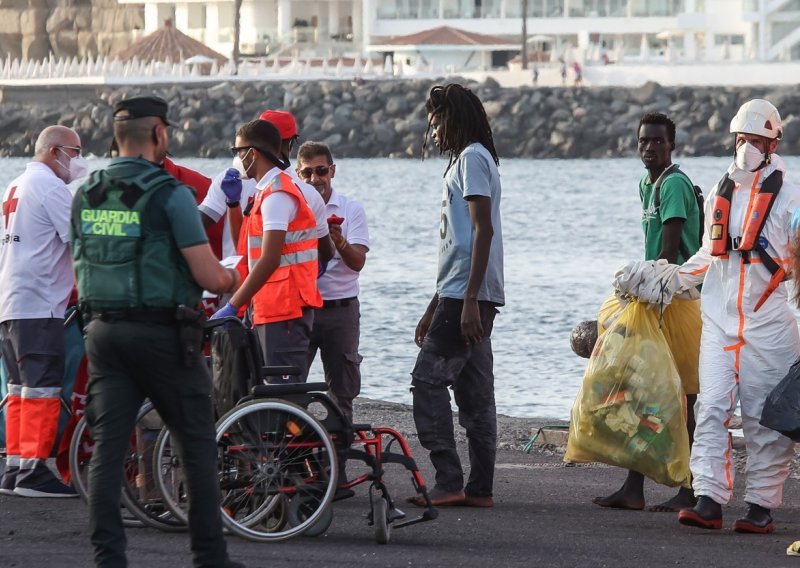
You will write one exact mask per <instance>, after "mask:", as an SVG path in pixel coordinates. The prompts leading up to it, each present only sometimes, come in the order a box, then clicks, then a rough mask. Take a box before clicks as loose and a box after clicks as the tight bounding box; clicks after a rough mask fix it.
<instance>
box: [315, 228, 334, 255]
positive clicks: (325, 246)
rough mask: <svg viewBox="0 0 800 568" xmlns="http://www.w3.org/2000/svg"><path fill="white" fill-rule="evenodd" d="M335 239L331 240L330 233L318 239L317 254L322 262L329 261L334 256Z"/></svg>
mask: <svg viewBox="0 0 800 568" xmlns="http://www.w3.org/2000/svg"><path fill="white" fill-rule="evenodd" d="M333 251H334V246H333V241H331V236H330V234H327V235H325V236H324V237H320V238H318V239H317V254H318V255H319V259H320V260H321V261H322V262H328V261H329V260H330V259H332V258H333Z"/></svg>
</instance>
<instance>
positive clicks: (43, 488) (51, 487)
mask: <svg viewBox="0 0 800 568" xmlns="http://www.w3.org/2000/svg"><path fill="white" fill-rule="evenodd" d="M14 495H19V496H20V497H38V498H56V499H58V498H61V499H64V498H69V497H77V496H78V492H77V491H75V490H74V489H73V488H72V487H70V486H69V485H66V484H64V483H62V482H61V481H59V480H58V479H56V478H55V476H53V477H52V478H50V479H48V480H45V481H42V482H40V483H37V484H35V485H27V484H25V483H24V482H21V483H20V484H18V485H17V486H16V488H15V489H14Z"/></svg>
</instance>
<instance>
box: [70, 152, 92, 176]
mask: <svg viewBox="0 0 800 568" xmlns="http://www.w3.org/2000/svg"><path fill="white" fill-rule="evenodd" d="M88 175H89V162H87V161H86V158H84V157H83V156H76V157H74V158H72V159H71V160H70V161H69V178H70V179H69V180H70V181H71V182H72V181H75V180H76V179H81V178H85V177H86V176H88Z"/></svg>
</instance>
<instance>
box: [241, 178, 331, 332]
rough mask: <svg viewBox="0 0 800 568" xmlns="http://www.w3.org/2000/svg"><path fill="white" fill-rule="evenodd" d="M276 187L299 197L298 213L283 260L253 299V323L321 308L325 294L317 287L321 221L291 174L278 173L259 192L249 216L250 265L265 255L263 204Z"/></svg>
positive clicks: (287, 235) (247, 232)
mask: <svg viewBox="0 0 800 568" xmlns="http://www.w3.org/2000/svg"><path fill="white" fill-rule="evenodd" d="M275 191H285V192H286V193H288V194H289V195H291V196H293V197H294V198H295V199H297V201H298V204H299V209H298V212H297V216H296V217H295V218H294V219H293V220H292V221H291V222H290V223H289V227H288V229H287V230H286V240H285V242H284V243H283V248H282V249H281V263H280V266H279V267H278V268H277V269H275V272H273V273H272V275H271V276H270V277H269V279H268V280H267V281H266V283H265V284H264V285H263V286H262V287H261V289H260V290H259V291H258V292H256V294H255V296H253V299H252V300H251V305H252V307H253V323H254V324H256V325H258V324H264V323H272V322H276V321H286V320H290V319H295V318H299V317H301V316H302V315H303V308H321V307H322V296H320V294H319V290H318V289H317V271H318V262H317V257H318V255H317V237H316V235H315V229H316V227H317V221H316V218H315V217H314V213H313V212H312V211H311V208H310V207H309V206H308V203H306V200H305V198H304V197H303V194H302V193H300V190H299V189H298V187H297V186H296V185H295V184H294V180H292V178H291V176H289V175H288V174H285V173H280V174H278V176H277V177H275V179H273V180H272V182H271V183H270V184H269V185H268V186H267V187H266V188H265V189H263V190H262V191H260V192H258V194H257V195H256V198H255V201H254V203H253V207H252V210H251V211H250V215H249V216H248V217H247V220H246V222H247V227H246V231H244V232H245V233H246V235H247V268H248V270H252V269H253V266H255V263H256V262H257V261H258V259H260V258H261V247H262V244H263V241H264V221H263V217H262V215H261V204H262V203H263V201H264V199H266V198H267V197H268V196H269V195H271V194H272V193H273V192H275Z"/></svg>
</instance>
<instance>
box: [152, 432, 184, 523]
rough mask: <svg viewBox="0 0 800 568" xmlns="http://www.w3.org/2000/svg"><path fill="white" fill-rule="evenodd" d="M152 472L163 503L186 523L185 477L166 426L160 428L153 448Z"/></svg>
mask: <svg viewBox="0 0 800 568" xmlns="http://www.w3.org/2000/svg"><path fill="white" fill-rule="evenodd" d="M153 472H154V475H155V482H156V487H157V488H158V492H159V493H160V494H161V498H162V499H163V500H164V505H165V506H166V507H167V508H168V509H169V511H170V512H171V513H172V515H173V516H174V517H175V518H176V519H177V520H179V521H181V522H182V523H186V524H188V523H189V514H188V513H187V505H188V496H187V494H186V478H185V477H184V474H183V468H182V467H181V464H180V459H179V458H178V453H177V452H174V451H173V448H172V444H170V435H169V430H167V429H166V428H162V430H161V433H159V435H158V440H156V447H155V449H154V450H153Z"/></svg>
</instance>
